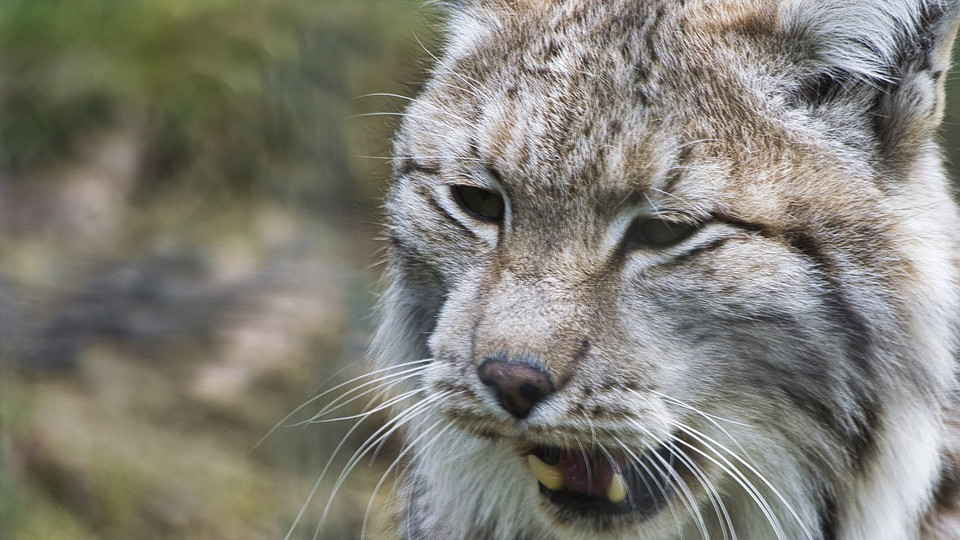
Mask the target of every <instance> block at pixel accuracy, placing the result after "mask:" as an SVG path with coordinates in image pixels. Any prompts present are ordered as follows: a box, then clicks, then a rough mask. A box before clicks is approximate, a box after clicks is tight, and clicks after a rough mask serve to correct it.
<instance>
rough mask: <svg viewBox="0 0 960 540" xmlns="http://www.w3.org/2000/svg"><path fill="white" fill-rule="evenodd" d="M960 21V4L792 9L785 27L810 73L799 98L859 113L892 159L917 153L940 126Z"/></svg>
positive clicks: (952, 0)
mask: <svg viewBox="0 0 960 540" xmlns="http://www.w3.org/2000/svg"><path fill="white" fill-rule="evenodd" d="M958 15H960V0H864V1H852V0H851V1H846V0H843V1H841V0H790V1H788V2H787V4H786V5H785V6H784V7H783V8H782V10H781V23H782V28H783V29H784V35H785V36H786V39H787V43H788V45H789V47H790V49H791V50H793V53H794V54H796V55H797V56H798V57H799V61H798V65H800V66H801V68H802V75H801V81H800V82H799V85H798V87H797V88H798V89H797V97H798V98H799V100H800V101H801V102H803V103H805V104H806V105H807V106H810V107H813V108H814V109H815V110H816V109H821V110H823V109H827V110H828V109H830V108H831V107H833V108H837V107H840V108H842V109H843V116H844V117H846V119H847V120H849V119H850V115H851V114H858V113H859V114H860V116H861V118H862V119H863V120H862V122H863V123H865V124H872V125H871V126H869V127H871V128H872V129H874V130H875V132H876V134H877V135H878V136H879V138H880V141H881V143H882V144H883V145H884V148H883V150H884V151H886V152H887V153H888V154H889V153H890V152H897V151H902V152H906V151H909V150H910V149H911V148H907V147H903V145H904V144H910V145H913V146H915V145H916V143H920V142H923V141H924V140H928V139H929V138H930V137H932V136H933V134H934V132H935V129H936V127H937V125H939V122H940V118H941V115H942V111H943V84H944V81H945V79H946V75H945V74H946V71H947V68H948V67H949V62H950V49H951V47H952V44H953V39H954V36H955V34H956V31H957V24H958ZM897 145H900V147H897V148H895V147H894V146H897ZM914 149H915V148H914Z"/></svg>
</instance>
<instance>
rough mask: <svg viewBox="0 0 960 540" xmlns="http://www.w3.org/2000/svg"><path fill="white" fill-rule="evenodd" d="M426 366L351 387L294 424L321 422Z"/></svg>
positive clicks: (395, 384) (408, 377)
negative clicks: (305, 418)
mask: <svg viewBox="0 0 960 540" xmlns="http://www.w3.org/2000/svg"><path fill="white" fill-rule="evenodd" d="M425 368H426V366H418V367H416V368H413V369H409V370H405V371H401V372H399V373H395V374H391V375H389V376H386V377H380V378H377V379H374V380H372V381H368V382H366V383H363V384H361V385H358V386H356V387H354V388H351V389H350V390H348V391H346V392H344V393H343V394H340V395H339V396H337V398H336V399H334V400H333V401H331V402H330V403H329V404H327V405H326V406H325V407H324V408H323V409H321V410H320V411H318V412H317V413H315V414H314V415H313V416H312V417H310V418H309V419H308V420H304V421H302V422H298V423H297V424H294V425H295V426H299V425H303V424H313V423H317V422H320V419H321V418H323V417H324V416H326V415H328V414H330V413H332V412H335V411H338V410H340V409H342V408H343V407H346V406H347V405H349V404H351V403H353V402H355V401H357V400H358V399H361V398H363V397H365V396H368V395H370V394H372V393H374V392H379V393H380V395H382V394H383V393H384V391H386V390H389V389H391V388H393V387H395V386H397V385H399V384H400V383H403V382H405V381H407V380H410V379H413V378H415V377H417V376H419V375H420V374H421V373H422V372H423V370H424V369H425ZM368 387H371V388H368ZM363 388H367V389H366V390H363V391H362V392H360V390H362V389H363ZM351 394H356V395H353V396H351ZM348 396H351V397H349V398H348ZM374 401H376V399H373V400H371V402H374Z"/></svg>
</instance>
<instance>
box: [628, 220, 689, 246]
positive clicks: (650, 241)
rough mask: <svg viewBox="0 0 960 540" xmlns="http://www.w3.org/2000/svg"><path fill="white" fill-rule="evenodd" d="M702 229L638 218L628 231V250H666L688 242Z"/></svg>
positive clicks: (679, 223)
mask: <svg viewBox="0 0 960 540" xmlns="http://www.w3.org/2000/svg"><path fill="white" fill-rule="evenodd" d="M699 229H700V226H699V225H695V224H692V223H683V222H678V221H667V220H664V219H657V218H638V219H636V220H634V221H633V223H632V224H630V228H629V229H627V235H626V240H625V246H626V248H627V249H655V248H666V247H670V246H673V245H676V244H679V243H680V242H682V241H684V240H686V239H687V238H690V237H691V236H693V233H695V232H697V231H698V230H699Z"/></svg>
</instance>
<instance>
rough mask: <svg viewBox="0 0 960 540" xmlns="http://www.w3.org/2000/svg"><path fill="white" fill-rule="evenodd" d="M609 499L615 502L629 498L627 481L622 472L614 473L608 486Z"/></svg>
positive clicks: (618, 502)
mask: <svg viewBox="0 0 960 540" xmlns="http://www.w3.org/2000/svg"><path fill="white" fill-rule="evenodd" d="M607 500H608V501H610V502H612V503H613V504H620V503H622V502H623V501H625V500H627V482H626V480H624V479H623V476H622V475H621V474H620V473H617V472H615V473H613V478H612V479H611V480H610V485H609V486H607Z"/></svg>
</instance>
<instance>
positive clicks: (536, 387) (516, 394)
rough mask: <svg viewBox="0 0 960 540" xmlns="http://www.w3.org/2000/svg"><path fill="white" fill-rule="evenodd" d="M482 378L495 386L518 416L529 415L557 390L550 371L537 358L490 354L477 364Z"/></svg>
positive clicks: (486, 382) (502, 398)
mask: <svg viewBox="0 0 960 540" xmlns="http://www.w3.org/2000/svg"><path fill="white" fill-rule="evenodd" d="M477 375H478V376H479V377H480V382H482V383H483V384H485V385H486V386H490V387H492V388H493V389H494V391H495V392H496V394H497V397H498V398H499V399H500V404H501V405H502V406H503V408H504V409H506V410H507V412H509V413H510V414H512V415H513V416H515V417H517V418H526V417H527V415H529V414H530V410H531V409H533V406H534V405H536V404H537V403H538V402H540V401H542V400H543V398H545V397H547V396H548V395H550V394H551V393H553V382H552V381H551V380H550V374H549V373H548V372H547V371H546V370H545V369H544V368H543V366H541V365H540V364H539V363H537V362H535V361H530V360H529V359H527V358H522V359H521V358H515V359H511V358H508V357H505V356H493V357H490V356H488V357H487V358H485V359H484V361H483V362H482V363H481V364H480V366H479V367H478V368H477Z"/></svg>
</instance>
